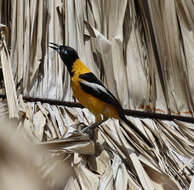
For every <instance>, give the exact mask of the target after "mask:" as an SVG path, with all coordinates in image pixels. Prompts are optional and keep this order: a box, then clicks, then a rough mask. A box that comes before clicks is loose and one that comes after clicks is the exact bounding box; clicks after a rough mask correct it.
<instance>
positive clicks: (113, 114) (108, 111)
mask: <svg viewBox="0 0 194 190" xmlns="http://www.w3.org/2000/svg"><path fill="white" fill-rule="evenodd" d="M72 89H73V95H74V97H75V98H76V99H77V100H78V101H79V102H80V104H82V105H83V106H84V107H86V108H87V109H89V110H90V111H91V112H92V113H93V114H94V115H98V114H102V115H103V116H105V117H106V118H117V119H118V118H119V116H118V113H117V110H116V108H114V107H113V106H111V105H110V104H107V103H105V102H103V101H101V100H100V99H98V98H95V97H94V96H92V95H90V94H87V93H86V92H84V91H83V90H82V89H81V87H80V85H79V83H78V82H77V80H75V82H74V81H73V80H72Z"/></svg>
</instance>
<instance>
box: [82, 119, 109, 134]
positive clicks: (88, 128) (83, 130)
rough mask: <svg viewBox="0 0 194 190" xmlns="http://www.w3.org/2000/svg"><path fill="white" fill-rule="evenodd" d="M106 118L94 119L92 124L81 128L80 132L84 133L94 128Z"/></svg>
mask: <svg viewBox="0 0 194 190" xmlns="http://www.w3.org/2000/svg"><path fill="white" fill-rule="evenodd" d="M106 120H107V118H104V119H103V120H101V121H96V122H95V123H93V124H92V125H89V126H87V127H85V128H83V129H82V132H84V133H88V132H89V131H90V130H95V129H96V127H98V126H99V125H101V124H102V123H103V122H105V121H106Z"/></svg>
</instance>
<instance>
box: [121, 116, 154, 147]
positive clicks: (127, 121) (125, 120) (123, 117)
mask: <svg viewBox="0 0 194 190" xmlns="http://www.w3.org/2000/svg"><path fill="white" fill-rule="evenodd" d="M119 116H120V118H121V119H122V120H123V121H124V122H125V123H126V124H127V125H129V126H130V127H131V128H132V129H133V130H134V131H135V132H136V133H137V134H138V135H139V136H140V137H141V138H142V139H143V140H144V142H145V143H146V144H147V145H148V146H149V147H150V148H152V147H153V145H152V144H151V143H150V141H149V140H148V139H147V138H146V137H145V135H144V134H143V133H142V132H141V131H140V130H139V129H138V128H137V127H136V126H135V125H134V124H133V123H131V122H130V121H129V120H128V119H127V118H126V117H125V115H123V114H121V115H119Z"/></svg>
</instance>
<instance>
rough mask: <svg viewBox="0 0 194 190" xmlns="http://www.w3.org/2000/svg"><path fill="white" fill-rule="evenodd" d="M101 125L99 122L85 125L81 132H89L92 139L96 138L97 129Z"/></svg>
mask: <svg viewBox="0 0 194 190" xmlns="http://www.w3.org/2000/svg"><path fill="white" fill-rule="evenodd" d="M98 126H99V123H94V124H92V125H89V126H86V127H84V128H83V129H82V130H81V132H83V133H87V134H88V136H89V137H90V139H94V136H95V129H96V128H97V127H98Z"/></svg>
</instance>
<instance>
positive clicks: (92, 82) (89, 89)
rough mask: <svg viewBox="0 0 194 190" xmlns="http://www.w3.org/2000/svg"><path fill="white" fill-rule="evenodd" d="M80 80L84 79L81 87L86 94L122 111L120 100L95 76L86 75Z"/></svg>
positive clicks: (82, 75)
mask: <svg viewBox="0 0 194 190" xmlns="http://www.w3.org/2000/svg"><path fill="white" fill-rule="evenodd" d="M79 78H81V79H83V81H80V86H81V88H82V90H84V91H85V92H86V93H89V94H92V95H93V96H94V97H96V98H98V99H100V100H102V101H104V102H106V103H108V104H110V105H113V106H114V107H116V108H118V109H122V107H121V105H120V103H119V102H118V100H117V99H116V98H115V97H114V95H113V94H112V93H111V92H110V91H109V90H108V89H107V88H106V87H105V86H104V85H103V84H102V82H101V81H100V80H99V79H98V78H97V77H96V76H95V75H94V74H93V73H91V72H90V73H85V74H81V75H79Z"/></svg>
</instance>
